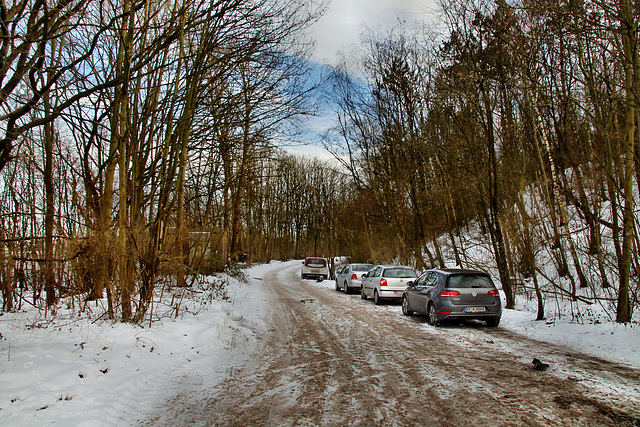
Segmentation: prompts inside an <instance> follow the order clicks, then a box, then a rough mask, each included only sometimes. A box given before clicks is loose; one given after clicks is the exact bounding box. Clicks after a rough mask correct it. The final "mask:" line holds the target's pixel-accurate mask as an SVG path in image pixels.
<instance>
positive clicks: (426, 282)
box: [402, 269, 502, 327]
mask: <svg viewBox="0 0 640 427" xmlns="http://www.w3.org/2000/svg"><path fill="white" fill-rule="evenodd" d="M414 312H415V313H420V314H424V315H426V316H427V322H428V323H429V324H430V325H434V326H437V325H439V324H440V323H441V322H442V321H443V320H446V319H479V320H484V321H485V322H486V323H487V326H491V327H496V326H498V325H499V324H500V318H501V316H502V302H501V300H500V293H499V292H498V289H496V286H495V285H494V284H493V281H492V280H491V277H490V276H489V275H488V274H487V273H485V272H483V271H477V270H462V269H432V270H427V271H425V272H424V273H423V274H422V275H420V277H418V278H417V279H416V280H414V281H413V282H411V283H409V285H408V287H407V289H405V291H404V293H403V295H402V313H403V314H405V315H406V316H411V315H412V314H413V313H414Z"/></svg>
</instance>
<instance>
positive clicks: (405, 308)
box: [402, 295, 413, 316]
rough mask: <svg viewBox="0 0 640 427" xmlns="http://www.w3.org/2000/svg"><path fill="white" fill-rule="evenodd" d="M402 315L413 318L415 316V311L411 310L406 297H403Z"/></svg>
mask: <svg viewBox="0 0 640 427" xmlns="http://www.w3.org/2000/svg"><path fill="white" fill-rule="evenodd" d="M402 314H404V315H405V316H411V315H412V314H413V310H411V309H410V308H409V300H408V299H407V296H406V295H403V296H402Z"/></svg>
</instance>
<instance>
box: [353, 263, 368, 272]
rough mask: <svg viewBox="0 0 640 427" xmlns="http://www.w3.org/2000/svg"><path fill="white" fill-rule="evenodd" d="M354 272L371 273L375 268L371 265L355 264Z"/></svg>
mask: <svg viewBox="0 0 640 427" xmlns="http://www.w3.org/2000/svg"><path fill="white" fill-rule="evenodd" d="M352 268H353V271H369V270H371V269H372V268H373V265H369V264H354V265H353V267H352Z"/></svg>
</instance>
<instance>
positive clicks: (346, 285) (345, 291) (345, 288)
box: [344, 282, 349, 294]
mask: <svg viewBox="0 0 640 427" xmlns="http://www.w3.org/2000/svg"><path fill="white" fill-rule="evenodd" d="M344 293H345V294H348V293H349V285H348V284H347V282H344Z"/></svg>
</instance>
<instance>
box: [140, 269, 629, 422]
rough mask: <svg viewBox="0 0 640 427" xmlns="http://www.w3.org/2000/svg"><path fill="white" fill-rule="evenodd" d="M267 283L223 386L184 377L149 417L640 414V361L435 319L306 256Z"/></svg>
mask: <svg viewBox="0 0 640 427" xmlns="http://www.w3.org/2000/svg"><path fill="white" fill-rule="evenodd" d="M261 283H262V285H263V286H264V287H265V289H266V290H267V291H268V292H267V295H268V299H269V300H270V303H269V305H270V307H271V311H270V316H269V317H270V321H269V325H268V327H267V329H266V330H267V331H268V332H266V333H264V336H263V337H262V338H261V339H260V340H259V344H258V346H257V348H256V350H255V351H254V352H253V353H252V354H251V355H250V357H248V359H247V361H246V362H244V363H241V364H240V365H238V366H234V367H233V368H232V369H230V370H229V374H228V376H227V378H226V380H224V381H222V382H220V383H219V384H217V385H216V386H215V387H211V388H204V389H203V388H200V389H198V387H197V384H196V385H193V384H192V385H190V386H184V387H183V389H182V391H180V393H179V394H178V395H177V396H176V397H175V398H174V399H172V400H171V401H169V402H167V403H166V405H165V406H164V407H163V408H162V410H161V411H159V412H158V413H157V414H156V415H154V416H153V417H151V418H150V419H149V420H146V421H145V422H144V423H143V425H222V426H227V425H229V426H236V425H237V426H241V425H242V426H294V425H295V426H311V425H314V426H315V425H326V426H343V425H363V426H364V425H366V426H369V425H384V426H412V425H414V426H449V425H451V426H454V425H455V426H460V425H465V424H467V425H492V426H496V425H505V426H547V425H551V426H556V425H557V426H614V425H615V426H625V425H640V372H639V371H637V370H634V369H630V368H627V367H624V366H621V365H616V364H614V363H610V362H607V361H603V360H601V359H597V358H593V357H590V356H584V355H581V354H576V353H574V352H572V351H571V350H568V349H566V348H563V347H560V346H554V345H549V344H544V343H540V342H536V341H532V340H529V339H526V338H524V337H521V336H517V335H514V334H511V333H510V332H508V331H506V330H504V329H501V328H500V327H498V328H495V329H492V328H486V327H485V326H484V325H481V324H479V323H478V324H465V325H445V326H442V327H439V328H433V327H430V326H428V325H426V323H425V319H423V318H420V317H416V316H414V317H405V316H403V315H402V314H401V310H400V305H399V304H396V303H390V304H387V305H382V306H375V305H374V304H373V303H372V302H371V301H370V300H368V301H363V300H361V298H360V296H359V295H355V294H351V295H345V294H344V293H342V292H336V291H335V290H333V289H331V288H328V287H327V284H326V282H325V285H324V286H319V285H318V284H316V283H314V282H313V281H309V280H305V281H302V280H300V278H299V267H297V266H295V267H291V266H288V267H283V268H281V269H280V270H274V271H272V272H270V273H269V274H267V275H265V277H263V278H262V281H261ZM534 357H538V358H540V359H542V360H544V361H545V362H547V363H550V365H551V366H550V368H549V369H548V370H547V371H544V372H540V371H535V370H533V369H532V364H531V361H532V359H533V358H534ZM189 388H191V389H189Z"/></svg>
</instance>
